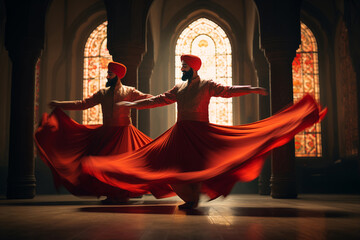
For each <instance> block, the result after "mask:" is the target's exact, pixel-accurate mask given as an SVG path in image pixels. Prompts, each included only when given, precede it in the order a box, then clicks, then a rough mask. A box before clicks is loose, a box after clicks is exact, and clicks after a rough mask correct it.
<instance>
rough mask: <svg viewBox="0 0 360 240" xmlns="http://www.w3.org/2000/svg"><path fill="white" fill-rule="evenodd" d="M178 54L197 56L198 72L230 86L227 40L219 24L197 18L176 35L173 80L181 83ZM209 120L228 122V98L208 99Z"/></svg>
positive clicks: (206, 77) (229, 106)
mask: <svg viewBox="0 0 360 240" xmlns="http://www.w3.org/2000/svg"><path fill="white" fill-rule="evenodd" d="M182 54H194V55H197V56H199V57H200V58H201V60H202V66H201V69H200V70H199V75H200V76H201V78H202V79H212V80H214V81H215V82H219V83H221V84H224V85H232V59H231V45H230V41H229V39H228V37H227V35H226V33H225V32H224V30H223V29H221V27H220V26H218V25H217V24H216V23H214V22H212V21H210V20H208V19H206V18H200V19H198V20H196V21H194V22H192V23H191V24H190V25H189V26H188V27H187V28H185V30H183V32H182V33H181V34H180V36H179V38H178V40H177V43H176V49H175V82H176V83H178V82H181V81H182V80H181V76H182V72H181V70H180V69H181V61H180V56H181V55H182ZM209 120H210V122H211V123H216V124H222V125H232V124H233V115H232V99H231V98H211V101H210V105H209Z"/></svg>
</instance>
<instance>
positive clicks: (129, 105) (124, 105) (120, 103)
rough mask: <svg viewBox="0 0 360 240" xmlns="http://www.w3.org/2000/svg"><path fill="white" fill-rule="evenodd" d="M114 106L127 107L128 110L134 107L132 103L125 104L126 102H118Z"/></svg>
mask: <svg viewBox="0 0 360 240" xmlns="http://www.w3.org/2000/svg"><path fill="white" fill-rule="evenodd" d="M116 105H117V106H119V107H128V108H131V107H135V103H134V102H126V101H122V102H118V103H116Z"/></svg>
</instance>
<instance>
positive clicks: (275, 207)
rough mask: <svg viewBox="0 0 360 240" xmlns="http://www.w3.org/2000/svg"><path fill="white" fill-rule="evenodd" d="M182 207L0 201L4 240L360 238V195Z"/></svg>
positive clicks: (56, 199) (147, 202)
mask: <svg viewBox="0 0 360 240" xmlns="http://www.w3.org/2000/svg"><path fill="white" fill-rule="evenodd" d="M181 203H182V201H181V200H180V199H179V198H177V197H173V198H168V199H162V200H157V199H154V198H153V197H152V196H143V198H142V199H132V200H131V202H130V204H128V205H101V204H100V202H99V200H98V199H91V198H90V199H88V198H77V197H74V196H71V195H46V196H45V195H40V196H36V197H35V198H34V199H31V200H7V199H5V198H4V197H0V239H6V240H7V239H62V240H67V239H99V240H100V239H101V240H102V239H123V240H127V239H142V240H147V239H151V240H162V239H174V240H177V239H179V240H183V239H191V240H196V239H206V240H212V239H254V240H260V239H311V240H313V239H341V240H342V239H344V240H345V239H346V240H347V239H360V196H359V195H299V197H298V199H272V198H271V197H269V196H259V195H230V196H229V197H227V198H225V199H217V200H214V201H211V202H206V199H205V197H204V198H203V199H202V202H201V205H200V207H199V208H198V209H196V210H192V211H182V210H179V209H178V208H177V205H178V204H181Z"/></svg>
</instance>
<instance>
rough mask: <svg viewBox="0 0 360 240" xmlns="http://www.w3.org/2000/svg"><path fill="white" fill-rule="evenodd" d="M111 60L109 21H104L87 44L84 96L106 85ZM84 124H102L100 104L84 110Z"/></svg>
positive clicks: (85, 51) (90, 94) (86, 96)
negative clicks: (108, 46) (108, 43)
mask: <svg viewBox="0 0 360 240" xmlns="http://www.w3.org/2000/svg"><path fill="white" fill-rule="evenodd" d="M110 61H112V57H111V55H110V54H109V51H108V49H107V22H104V23H102V24H100V25H99V26H98V27H97V28H96V29H95V30H94V31H93V32H92V33H91V34H90V36H89V38H88V40H87V41H86V44H85V50H84V80H83V98H88V97H90V96H92V95H93V94H94V93H96V92H97V91H99V90H100V89H101V88H104V87H105V84H106V76H107V65H108V63H109V62H110ZM83 124H102V113H101V106H100V105H97V106H95V107H92V108H90V109H87V110H85V111H84V112H83Z"/></svg>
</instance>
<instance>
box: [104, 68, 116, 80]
mask: <svg viewBox="0 0 360 240" xmlns="http://www.w3.org/2000/svg"><path fill="white" fill-rule="evenodd" d="M115 77H116V74H115V73H113V72H112V71H110V70H109V71H108V75H107V77H106V78H107V79H113V78H115Z"/></svg>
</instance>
